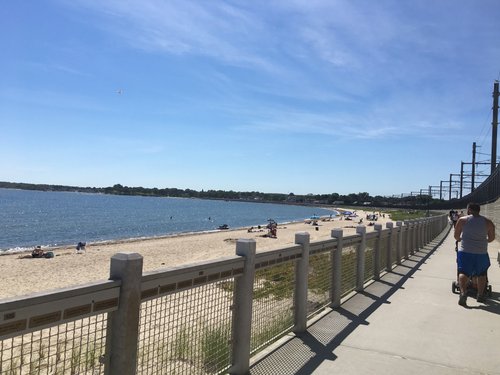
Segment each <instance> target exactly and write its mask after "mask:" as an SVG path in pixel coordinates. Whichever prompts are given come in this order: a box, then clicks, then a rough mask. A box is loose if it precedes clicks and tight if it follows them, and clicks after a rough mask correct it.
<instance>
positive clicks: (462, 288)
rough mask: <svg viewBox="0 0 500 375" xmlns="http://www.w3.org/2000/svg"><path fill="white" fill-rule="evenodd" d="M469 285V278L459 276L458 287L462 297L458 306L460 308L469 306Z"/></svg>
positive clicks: (462, 275)
mask: <svg viewBox="0 0 500 375" xmlns="http://www.w3.org/2000/svg"><path fill="white" fill-rule="evenodd" d="M468 284H469V276H467V275H465V274H463V273H461V274H459V276H458V285H459V286H460V297H459V299H458V304H459V305H460V306H467V285H468Z"/></svg>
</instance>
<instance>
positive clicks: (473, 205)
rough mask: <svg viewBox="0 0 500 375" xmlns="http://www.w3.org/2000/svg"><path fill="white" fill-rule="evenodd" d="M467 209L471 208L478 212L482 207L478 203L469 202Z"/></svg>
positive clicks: (475, 212) (473, 211) (472, 210)
mask: <svg viewBox="0 0 500 375" xmlns="http://www.w3.org/2000/svg"><path fill="white" fill-rule="evenodd" d="M467 209H469V210H470V211H471V212H472V213H474V214H478V213H479V211H480V210H481V207H480V206H479V205H478V204H477V203H469V204H468V205H467Z"/></svg>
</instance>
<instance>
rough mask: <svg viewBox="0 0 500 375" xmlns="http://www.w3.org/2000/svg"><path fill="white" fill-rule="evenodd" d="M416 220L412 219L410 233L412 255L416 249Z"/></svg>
mask: <svg viewBox="0 0 500 375" xmlns="http://www.w3.org/2000/svg"><path fill="white" fill-rule="evenodd" d="M417 240H418V220H413V233H412V244H411V253H412V255H413V254H415V252H416V251H418V242H417Z"/></svg>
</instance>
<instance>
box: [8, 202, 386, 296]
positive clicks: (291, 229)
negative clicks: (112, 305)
mask: <svg viewBox="0 0 500 375" xmlns="http://www.w3.org/2000/svg"><path fill="white" fill-rule="evenodd" d="M371 212H373V211H357V213H358V215H359V216H358V218H359V219H363V224H365V225H366V224H367V223H368V221H366V218H365V216H366V214H368V213H371ZM385 216H386V217H385V218H379V220H378V221H377V223H378V224H382V225H383V226H384V227H385V223H386V222H388V221H391V220H390V217H389V215H387V214H386V215H385ZM358 222H359V221H349V220H340V219H339V217H336V218H332V220H330V221H318V223H317V224H318V225H316V226H314V225H312V224H307V223H305V222H304V221H301V222H293V223H280V224H278V229H277V238H271V237H267V236H266V234H267V229H266V228H265V227H262V229H261V230H260V231H259V230H258V229H256V227H254V228H255V229H256V230H255V231H252V232H248V229H249V228H250V227H249V226H247V227H243V228H234V229H229V230H214V231H209V232H206V231H205V232H192V233H183V234H180V235H179V234H176V235H168V236H162V237H154V238H151V237H149V238H136V239H127V240H120V241H113V242H112V243H109V242H107V243H87V246H86V251H85V252H84V253H81V254H78V253H77V252H76V249H75V245H76V244H75V245H71V246H62V247H58V248H57V249H56V248H51V249H50V250H48V249H47V248H45V249H44V250H45V251H53V253H54V255H55V256H54V257H53V258H50V259H45V258H32V257H31V256H30V254H29V253H27V252H23V253H10V254H5V255H2V256H0V273H1V274H2V283H0V299H4V298H11V297H14V296H21V295H27V294H31V293H34V292H42V291H49V290H54V289H59V288H66V287H72V286H76V285H82V284H86V283H89V282H96V281H101V280H107V279H108V278H109V267H110V258H111V257H112V256H113V255H115V254H116V253H119V252H132V253H139V254H140V255H141V256H142V257H143V273H148V272H152V271H155V272H158V271H161V270H164V269H167V268H170V267H177V266H181V265H188V264H192V263H196V262H201V261H209V260H214V259H217V258H221V257H227V256H234V255H235V251H236V242H237V240H238V239H253V240H255V242H256V247H257V252H258V253H261V252H265V251H269V250H275V249H280V248H286V247H289V246H293V245H295V234H296V233H298V232H308V233H309V235H310V241H311V242H317V241H321V240H327V239H329V238H331V230H332V229H336V228H343V229H344V236H350V235H352V234H355V232H356V227H357V225H358ZM366 228H367V232H371V231H373V227H370V226H367V227H366Z"/></svg>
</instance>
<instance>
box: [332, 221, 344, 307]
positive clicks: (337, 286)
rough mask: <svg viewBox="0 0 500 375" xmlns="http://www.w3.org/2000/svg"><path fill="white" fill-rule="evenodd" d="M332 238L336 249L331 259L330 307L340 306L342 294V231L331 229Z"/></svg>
mask: <svg viewBox="0 0 500 375" xmlns="http://www.w3.org/2000/svg"><path fill="white" fill-rule="evenodd" d="M331 236H332V238H336V239H337V249H336V250H333V254H332V255H331V257H332V286H331V288H330V289H331V291H332V295H331V301H332V307H333V308H335V307H339V306H340V299H341V293H342V248H343V247H344V231H343V230H342V229H339V228H337V229H333V230H332V232H331Z"/></svg>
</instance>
